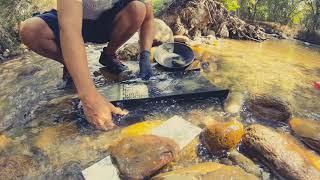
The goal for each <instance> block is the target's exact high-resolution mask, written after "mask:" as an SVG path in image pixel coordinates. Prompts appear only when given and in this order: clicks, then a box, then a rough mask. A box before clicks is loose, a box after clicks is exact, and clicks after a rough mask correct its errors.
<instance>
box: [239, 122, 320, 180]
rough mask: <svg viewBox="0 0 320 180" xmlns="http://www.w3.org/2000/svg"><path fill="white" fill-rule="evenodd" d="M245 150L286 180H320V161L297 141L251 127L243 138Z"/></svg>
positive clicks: (270, 130)
mask: <svg viewBox="0 0 320 180" xmlns="http://www.w3.org/2000/svg"><path fill="white" fill-rule="evenodd" d="M243 142H244V145H245V147H246V149H247V150H248V151H249V152H251V153H252V155H254V156H256V157H257V158H258V159H260V160H261V162H262V163H264V164H265V165H267V166H268V167H269V168H270V169H271V170H272V171H274V172H275V174H276V175H280V176H281V177H282V178H285V179H293V180H306V179H308V180H313V179H320V157H319V156H318V155H316V154H315V153H314V152H313V151H310V150H308V149H306V148H305V147H304V146H303V145H302V144H300V143H299V142H298V141H297V140H296V139H294V137H292V136H290V135H287V134H282V133H278V132H276V131H274V130H273V129H271V128H268V127H265V126H262V125H258V124H255V125H251V126H249V127H248V128H247V129H246V134H245V135H244V138H243Z"/></svg>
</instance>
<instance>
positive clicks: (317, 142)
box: [289, 118, 320, 153]
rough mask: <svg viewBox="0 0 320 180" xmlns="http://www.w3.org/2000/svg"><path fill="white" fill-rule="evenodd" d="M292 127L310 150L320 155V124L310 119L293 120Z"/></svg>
mask: <svg viewBox="0 0 320 180" xmlns="http://www.w3.org/2000/svg"><path fill="white" fill-rule="evenodd" d="M289 124H290V127H291V129H292V130H293V132H294V133H295V135H297V136H298V137H300V138H301V140H302V141H303V142H304V143H305V144H306V145H308V146H309V147H310V148H312V149H314V150H316V151H318V152H319V153H320V122H319V121H315V120H309V119H298V118H293V119H292V120H291V121H290V122H289Z"/></svg>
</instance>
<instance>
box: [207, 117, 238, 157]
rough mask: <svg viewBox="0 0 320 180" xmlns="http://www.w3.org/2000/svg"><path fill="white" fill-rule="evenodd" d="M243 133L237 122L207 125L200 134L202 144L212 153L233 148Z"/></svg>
mask: <svg viewBox="0 0 320 180" xmlns="http://www.w3.org/2000/svg"><path fill="white" fill-rule="evenodd" d="M243 133H244V128H243V125H242V124H241V123H240V122H239V121H237V120H230V121H229V122H224V123H214V124H212V125H209V126H208V127H207V128H206V129H205V131H204V132H203V134H202V142H203V144H205V146H206V147H207V148H208V149H209V150H210V152H212V153H216V152H219V151H223V150H230V149H233V148H235V147H236V146H237V145H238V144H239V142H240V141H241V138H242V135H243Z"/></svg>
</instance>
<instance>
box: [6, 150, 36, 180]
mask: <svg viewBox="0 0 320 180" xmlns="http://www.w3.org/2000/svg"><path fill="white" fill-rule="evenodd" d="M38 173H39V164H38V163H37V162H35V161H34V160H33V159H32V158H31V157H30V156H27V155H15V156H8V157H5V158H2V159H0V179H31V177H36V176H37V174H38Z"/></svg>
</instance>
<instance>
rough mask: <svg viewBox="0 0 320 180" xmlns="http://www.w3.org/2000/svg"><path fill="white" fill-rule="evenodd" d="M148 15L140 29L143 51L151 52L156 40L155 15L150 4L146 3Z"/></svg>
mask: <svg viewBox="0 0 320 180" xmlns="http://www.w3.org/2000/svg"><path fill="white" fill-rule="evenodd" d="M146 7H147V13H146V17H145V19H144V22H143V23H142V26H141V28H140V43H141V50H147V51H150V49H151V47H152V43H153V39H154V15H153V9H152V5H151V3H150V2H148V3H146Z"/></svg>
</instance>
